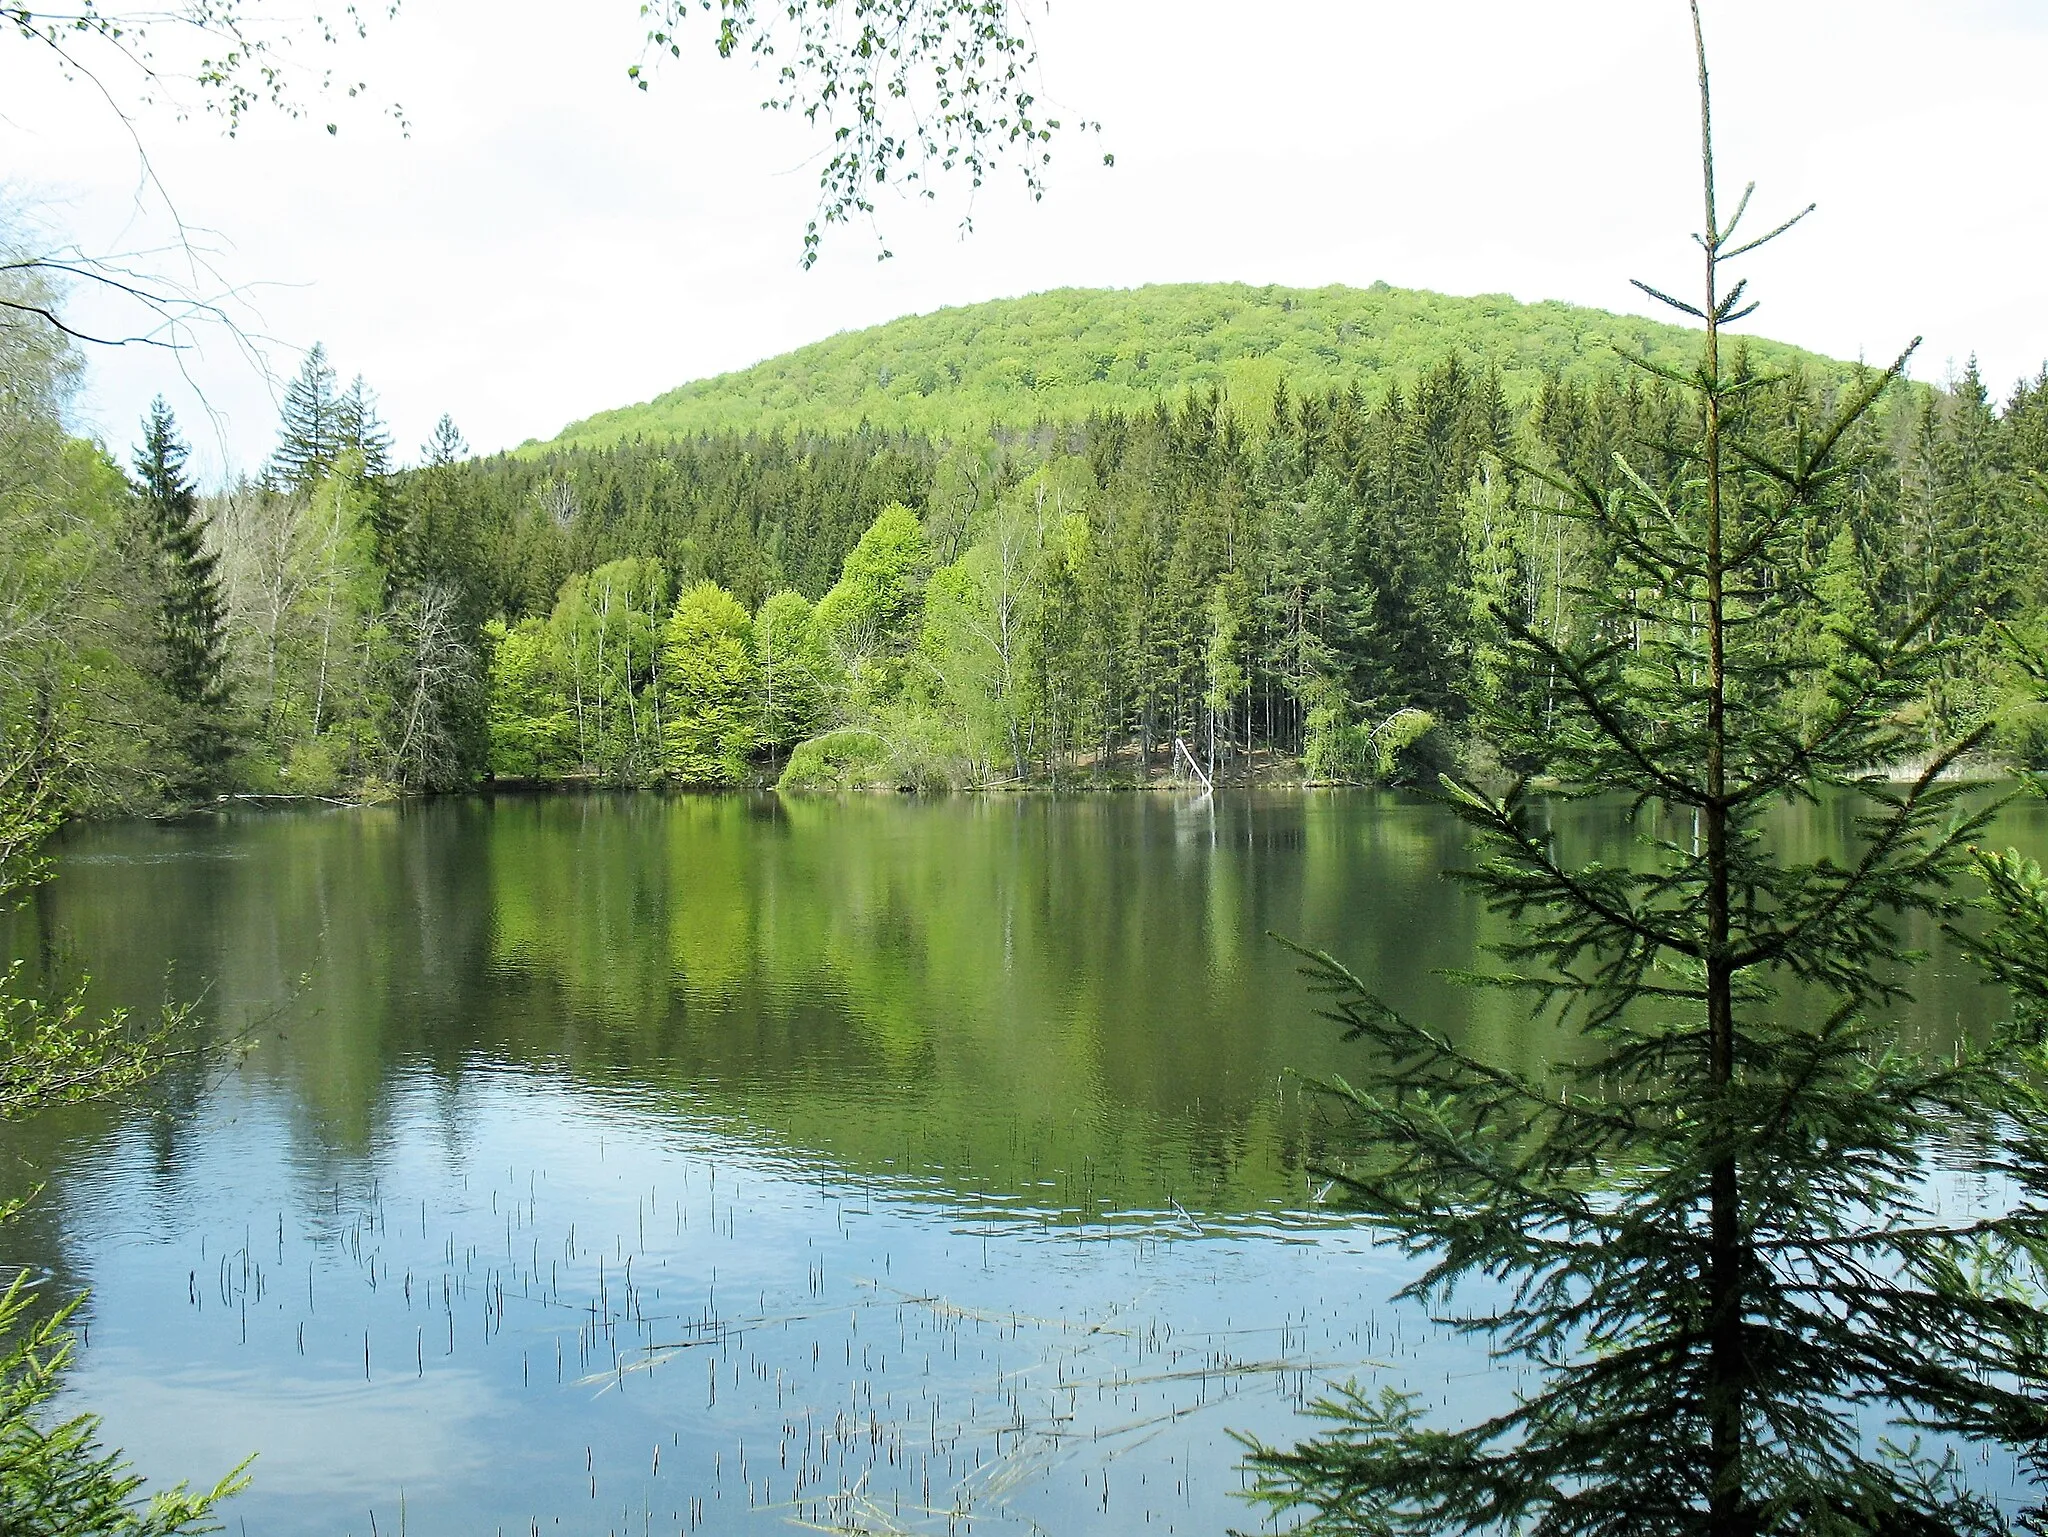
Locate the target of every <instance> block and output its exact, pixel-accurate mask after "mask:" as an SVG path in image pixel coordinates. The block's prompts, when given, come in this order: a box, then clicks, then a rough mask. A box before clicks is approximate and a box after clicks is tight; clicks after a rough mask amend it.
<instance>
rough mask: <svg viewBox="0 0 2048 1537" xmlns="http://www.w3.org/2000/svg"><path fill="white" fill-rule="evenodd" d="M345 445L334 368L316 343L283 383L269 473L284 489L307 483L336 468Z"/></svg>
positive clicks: (295, 487)
mask: <svg viewBox="0 0 2048 1537" xmlns="http://www.w3.org/2000/svg"><path fill="white" fill-rule="evenodd" d="M348 446H349V442H348V438H347V421H346V417H345V413H344V409H343V404H342V400H341V397H340V396H339V395H338V394H337V393H336V391H335V380H334V369H333V367H332V366H331V365H330V364H329V363H328V361H327V348H326V347H325V346H324V345H323V344H322V343H319V342H315V343H314V344H313V350H312V351H310V352H308V353H307V354H306V360H305V362H304V363H302V364H300V366H299V372H298V374H297V376H296V377H295V378H294V379H293V380H292V382H291V383H290V384H288V385H287V386H285V392H284V411H283V416H282V420H281V421H280V422H279V424H278V433H277V449H276V451H275V452H274V453H272V454H271V456H270V478H271V480H272V481H273V482H274V483H275V484H277V485H278V486H279V487H281V488H282V489H285V490H298V489H301V488H303V487H305V486H309V485H311V484H312V483H313V482H314V481H316V480H318V479H319V478H320V477H321V476H323V475H325V474H327V472H328V471H330V470H332V469H333V468H334V465H335V461H336V460H338V459H340V458H341V455H342V450H344V449H345V448H347V447H348Z"/></svg>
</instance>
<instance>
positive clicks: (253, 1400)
mask: <svg viewBox="0 0 2048 1537" xmlns="http://www.w3.org/2000/svg"><path fill="white" fill-rule="evenodd" d="M70 1386H71V1391H72V1393H73V1396H74V1397H75V1398H76V1399H77V1401H78V1402H80V1403H81V1404H85V1405H88V1406H95V1407H100V1408H103V1409H105V1410H106V1412H107V1417H108V1418H109V1419H110V1421H111V1422H112V1424H111V1425H110V1431H111V1433H112V1434H113V1436H114V1439H115V1441H116V1442H117V1443H118V1444H119V1445H120V1446H121V1448H122V1450H123V1452H124V1453H126V1455H127V1456H128V1457H129V1458H131V1459H132V1460H133V1461H134V1462H135V1463H136V1465H137V1466H139V1467H144V1468H148V1469H150V1470H151V1471H152V1472H156V1473H159V1474H163V1475H165V1476H170V1474H171V1471H172V1470H182V1471H184V1472H188V1473H190V1474H193V1475H195V1478H196V1477H197V1476H204V1475H211V1474H212V1473H213V1472H215V1471H216V1470H222V1469H226V1468H231V1467H233V1466H234V1465H235V1464H236V1463H238V1462H240V1461H241V1460H242V1458H244V1457H246V1456H248V1455H249V1454H250V1452H251V1451H257V1450H259V1449H260V1455H259V1456H258V1457H257V1460H256V1465H255V1469H254V1471H255V1474H256V1478H257V1481H258V1485H259V1487H260V1489H261V1492H262V1497H263V1499H264V1500H265V1501H266V1502H268V1501H271V1500H279V1501H288V1502H292V1503H294V1504H300V1505H301V1508H302V1509H304V1510H305V1511H306V1512H307V1514H309V1515H311V1514H314V1508H313V1507H311V1506H307V1505H303V1504H302V1503H301V1502H305V1501H309V1500H313V1499H319V1500H322V1501H332V1500H345V1501H346V1503H347V1505H348V1506H349V1507H351V1508H354V1509H361V1510H367V1509H369V1508H371V1507H372V1506H375V1505H377V1504H380V1503H383V1502H385V1501H387V1500H388V1499H390V1498H391V1494H392V1491H393V1490H394V1489H408V1488H409V1489H422V1488H426V1487H428V1486H430V1485H436V1484H449V1483H458V1484H466V1483H470V1482H473V1481H475V1480H477V1479H478V1478H480V1477H481V1476H482V1475H483V1474H485V1473H486V1472H487V1471H488V1470H489V1468H490V1466H491V1463H492V1459H493V1457H494V1455H495V1451H494V1446H493V1439H492V1436H491V1433H490V1426H489V1415H490V1407H491V1401H490V1396H489V1394H488V1392H487V1390H486V1385H485V1382H484V1379H483V1378H482V1377H480V1376H479V1375H477V1374H476V1373H473V1372H466V1371H461V1370H456V1369H452V1368H444V1369H442V1370H440V1371H437V1372H436V1373H435V1375H434V1376H433V1377H431V1378H425V1377H423V1378H418V1379H415V1380H413V1381H411V1382H407V1381H403V1380H401V1381H397V1382H385V1383H364V1382H360V1381H358V1382H353V1383H350V1382H337V1381H336V1380H334V1379H333V1378H332V1377H331V1376H327V1375H320V1374H314V1373H309V1372H293V1371H292V1370H290V1368H289V1367H283V1368H280V1367H278V1366H277V1365H276V1364H274V1363H265V1364H262V1365H250V1366H248V1367H244V1368H243V1369H241V1370H238V1371H232V1370H225V1369H205V1368H192V1369H187V1370H182V1371H166V1370H165V1369H164V1368H163V1364H162V1362H161V1361H160V1360H158V1359H155V1358H154V1357H153V1353H152V1352H150V1351H148V1350H146V1349H142V1348H136V1347H128V1348H123V1349H114V1350H109V1349H107V1348H105V1347H104V1346H101V1347H96V1348H95V1349H94V1350H93V1351H92V1353H91V1355H90V1356H89V1357H88V1359H87V1362H86V1366H85V1369H84V1370H81V1371H80V1372H78V1373H77V1375H76V1376H75V1377H74V1378H73V1380H72V1382H71V1384H70Z"/></svg>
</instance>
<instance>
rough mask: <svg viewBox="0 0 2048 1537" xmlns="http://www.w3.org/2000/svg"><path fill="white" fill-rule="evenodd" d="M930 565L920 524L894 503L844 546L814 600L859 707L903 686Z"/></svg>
mask: <svg viewBox="0 0 2048 1537" xmlns="http://www.w3.org/2000/svg"><path fill="white" fill-rule="evenodd" d="M931 570H932V559H931V545H930V543H929V542H928V541H927V540H926V539H925V536H924V528H923V526H922V525H921V524H920V523H919V522H918V520H917V514H916V513H914V512H912V511H911V510H910V509H909V508H908V507H905V506H903V505H901V504H900V503H898V504H896V505H894V506H890V507H885V508H884V509H883V510H882V513H881V515H880V516H879V517H877V518H876V519H875V521H874V522H873V523H872V524H870V525H869V526H868V530H867V532H866V533H864V534H862V535H861V536H860V542H859V543H858V544H856V545H855V546H854V547H853V548H852V550H850V551H848V553H847V556H846V565H845V569H844V570H843V572H842V573H841V575H840V578H839V581H838V582H837V583H836V584H835V585H834V586H833V588H832V590H831V591H830V592H828V593H826V594H825V596H824V597H823V598H821V599H819V600H818V610H817V613H816V615H815V616H814V623H815V624H816V625H817V630H818V635H819V637H820V639H821V640H822V641H823V642H824V644H825V647H826V649H827V651H828V653H829V654H830V656H831V658H832V661H833V664H834V666H835V667H836V669H837V670H838V672H839V673H840V674H841V675H842V676H844V678H845V679H846V688H847V692H848V695H849V697H850V699H851V700H852V701H853V702H854V704H855V706H856V708H862V707H868V706H872V705H874V704H877V703H880V702H883V701H886V700H888V699H891V698H893V697H895V695H896V692H897V691H898V690H899V689H900V688H901V687H902V684H903V677H904V669H905V664H906V661H907V659H908V657H909V655H910V653H911V651H912V649H913V648H914V647H915V646H916V644H917V638H918V626H919V622H920V620H921V618H922V616H923V608H924V587H925V582H926V581H927V580H928V579H929V578H930V576H931Z"/></svg>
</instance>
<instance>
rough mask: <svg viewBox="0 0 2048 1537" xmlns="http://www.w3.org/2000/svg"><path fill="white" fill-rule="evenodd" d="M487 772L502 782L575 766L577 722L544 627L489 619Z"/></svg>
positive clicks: (534, 622) (550, 775) (556, 773)
mask: <svg viewBox="0 0 2048 1537" xmlns="http://www.w3.org/2000/svg"><path fill="white" fill-rule="evenodd" d="M486 639H487V640H488V642H489V643H490V646H491V703H490V730H491V772H492V773H493V774H494V775H497V776H499V777H501V778H507V779H553V778H556V777H558V776H559V775H561V774H563V773H564V772H566V771H567V770H569V769H570V768H572V767H574V766H575V764H576V717H575V715H574V714H573V713H572V712H571V710H570V708H569V696H568V694H567V692H566V691H565V690H564V689H563V687H562V679H561V675H560V673H559V672H558V671H557V670H556V666H555V652H554V647H553V646H552V645H551V644H550V638H549V635H548V630H547V626H545V625H544V624H542V623H541V622H540V621H539V620H538V619H522V620H520V621H519V623H518V624H516V625H513V626H512V627H511V628H510V629H507V628H506V627H505V625H504V624H503V622H501V621H497V620H493V621H492V623H491V625H490V626H489V627H488V629H487V630H486Z"/></svg>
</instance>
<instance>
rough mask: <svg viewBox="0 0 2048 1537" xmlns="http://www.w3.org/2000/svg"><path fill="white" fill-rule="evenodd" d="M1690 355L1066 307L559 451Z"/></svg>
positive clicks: (1681, 335)
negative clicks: (1433, 372) (1481, 365)
mask: <svg viewBox="0 0 2048 1537" xmlns="http://www.w3.org/2000/svg"><path fill="white" fill-rule="evenodd" d="M1696 341H1697V338H1696V337H1695V336H1694V335H1693V334H1692V333H1690V332H1688V331H1687V330H1685V329H1684V328H1682V327H1680V326H1674V325H1664V324H1659V323H1658V322H1656V321H1652V320H1643V319H1639V318H1637V317H1635V316H1631V315H1611V314H1608V313H1606V312H1605V311H1602V310H1592V309H1584V308H1580V307H1578V306H1575V305H1569V304H1558V303H1554V302H1553V303H1544V304H1522V303H1519V302H1517V301H1516V300H1514V299H1512V298H1510V297H1508V296H1507V295H1506V294H1481V295H1478V296H1476V297H1472V298H1458V297H1453V296H1451V295H1448V294H1436V293H1428V292H1424V291H1422V290H1419V289H1404V288H1390V287H1388V286H1387V285H1386V284H1384V283H1376V284H1374V285H1373V286H1372V287H1370V288H1364V289H1359V288H1343V287H1335V286H1333V287H1329V288H1315V289H1304V288H1252V287H1247V286H1246V285H1244V284H1240V283H1195V284H1155V285H1151V286H1148V287H1144V288H1137V289H1089V288H1067V289H1058V290H1055V291H1053V292H1051V293H1043V294H1035V295H1032V296H1031V297H1029V298H1024V299H998V300H993V301H991V302H989V303H985V304H974V305H968V306H965V307H963V308H960V309H947V310H939V311H937V312H936V313H934V314H930V315H915V316H909V317H906V318H905V319H902V320H893V321H890V322H889V323H888V324H886V325H881V326H875V327H873V328H871V329H869V330H866V331H854V332H849V333H847V334H846V335H843V336H835V337H833V338H831V339H830V340H829V341H822V342H815V343H813V344H812V345H810V346H808V347H801V348H799V349H797V350H796V351H795V352H792V353H788V354H786V355H785V356H782V357H778V358H771V359H769V360H768V361H767V362H765V363H757V364H755V365H754V366H753V367H752V368H749V369H745V370H743V371H741V372H739V373H733V374H724V375H721V376H720V377H718V378H715V379H706V380H703V381H701V382H699V383H696V384H686V385H684V386H682V387H681V388H680V389H676V390H671V391H670V392H669V393H668V394H666V395H662V396H659V397H657V398H656V399H654V400H652V401H649V402H648V403H647V404H645V405H638V406H626V407H622V408H620V409H618V410H613V411H606V412H603V413H601V414H599V415H597V416H593V417H590V418H589V419H588V420H585V421H581V422H576V423H573V424H572V425H570V426H568V427H566V428H564V429H563V430H562V433H561V434H560V436H558V437H557V438H555V439H554V440H553V442H552V443H550V444H548V445H546V446H547V447H550V448H556V449H563V448H571V447H576V448H591V447H602V446H606V445H610V444H615V443H623V442H626V441H628V440H631V439H634V438H647V439H652V440H659V439H662V438H687V437H692V436H695V435H697V434H699V433H706V432H724V431H734V430H737V431H741V432H763V433H766V432H770V431H772V430H775V429H777V428H781V429H790V428H801V429H803V430H805V431H810V432H821V431H835V430H836V431H842V432H843V431H847V430H849V429H852V428H855V427H859V426H861V425H862V424H864V423H867V424H872V425H874V426H876V427H880V428H884V429H897V428H908V429H910V430H911V431H914V432H925V433H932V434H937V435H945V436H952V437H956V438H962V439H976V440H978V439H979V438H980V437H981V436H982V435H983V434H984V433H986V432H987V430H988V427H989V425H990V423H992V422H993V423H997V424H1001V425H1005V426H1011V427H1018V428H1029V427H1032V426H1035V425H1036V424H1037V423H1039V422H1042V421H1081V420H1084V419H1086V418H1087V417H1089V416H1091V415H1096V414H1103V413H1108V412H1112V411H1114V412H1122V413H1124V414H1126V415H1136V414H1139V413H1141V412H1145V411H1149V410H1150V409H1151V408H1152V406H1153V404H1154V403H1155V402H1156V401H1159V400H1177V399H1179V398H1180V397H1181V396H1183V395H1185V394H1187V393H1188V392H1190V391H1201V392H1206V391H1208V390H1210V389H1211V388H1215V389H1220V390H1222V391H1224V392H1225V393H1226V395H1227V397H1228V399H1229V401H1230V403H1231V404H1232V405H1233V406H1234V407H1235V408H1236V409H1237V411H1238V412H1239V414H1240V415H1241V416H1246V417H1249V416H1251V415H1254V414H1262V413H1264V412H1266V411H1267V410H1269V409H1270V407H1271V404H1272V400H1273V394H1274V388H1275V386H1276V385H1278V384H1279V382H1280V381H1281V379H1283V378H1285V379H1287V380H1289V381H1290V383H1291V384H1292V385H1293V386H1294V387H1296V388H1297V389H1298V390H1305V391H1308V392H1310V393H1311V394H1313V395H1320V394H1322V393H1323V392H1324V391H1325V390H1326V389H1329V388H1332V387H1335V388H1340V389H1341V388H1346V387H1369V388H1372V389H1375V390H1378V389H1381V388H1384V387H1385V386H1387V385H1390V384H1399V385H1401V386H1402V387H1404V388H1406V387H1409V386H1411V385H1412V384H1413V383H1414V381H1415V380H1417V379H1418V378H1420V377H1421V376H1422V375H1423V374H1424V373H1426V372H1427V371H1429V370H1430V369H1432V368H1434V367H1435V366H1436V365H1437V364H1438V363H1440V362H1441V361H1442V359H1443V358H1444V356H1445V355H1446V354H1447V353H1453V352H1455V353H1459V354H1462V355H1465V356H1468V357H1479V358H1484V359H1487V360H1489V361H1490V362H1492V363H1494V364H1496V365H1497V366H1498V367H1499V368H1500V369H1501V370H1502V378H1503V385H1504V387H1505V389H1506V390H1507V393H1508V395H1509V397H1510V398H1511V399H1513V400H1515V401H1517V402H1527V401H1529V400H1531V399H1533V398H1534V397H1535V395H1536V394H1537V393H1538V391H1539V390H1540V389H1541V388H1542V387H1543V384H1544V381H1545V380H1546V379H1547V378H1550V377H1553V376H1557V377H1561V378H1563V379H1565V380H1568V381H1570V382H1572V383H1575V384H1579V385H1590V384H1593V383H1594V382H1595V381H1597V380H1599V379H1602V378H1610V377H1612V376H1613V375H1615V374H1617V373H1618V372H1620V367H1621V365H1620V362H1619V360H1620V359H1621V358H1623V357H1635V356H1638V355H1648V356H1650V357H1652V358H1654V359H1655V360H1656V361H1658V362H1659V363H1661V364H1664V365H1666V366H1683V364H1684V363H1685V362H1686V360H1687V359H1688V358H1689V357H1690V356H1691V353H1692V349H1693V347H1694V346H1695V345H1696ZM1757 360H1758V362H1759V363H1768V364H1770V365H1773V366H1785V365H1789V364H1791V363H1793V362H1794V361H1801V362H1805V363H1807V364H1809V365H1811V366H1812V367H1814V368H1815V369H1816V370H1817V371H1820V372H1823V373H1832V374H1836V375H1840V374H1845V373H1846V372H1847V369H1846V368H1844V367H1843V366H1842V365H1838V364H1832V363H1829V362H1827V361H1826V360H1824V359H1820V358H1816V357H1813V356H1812V355H1811V354H1807V353H1801V352H1798V351H1797V350H1795V349H1793V348H1790V347H1784V346H1780V345H1778V344H1775V343H1758V344H1757ZM540 446H541V445H529V447H528V449H527V450H526V451H527V452H531V451H533V450H534V449H535V448H538V447H540Z"/></svg>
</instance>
